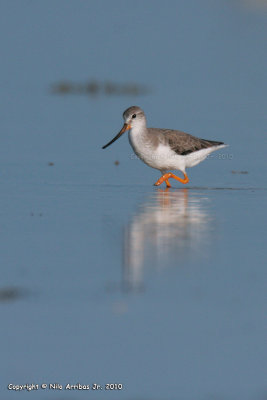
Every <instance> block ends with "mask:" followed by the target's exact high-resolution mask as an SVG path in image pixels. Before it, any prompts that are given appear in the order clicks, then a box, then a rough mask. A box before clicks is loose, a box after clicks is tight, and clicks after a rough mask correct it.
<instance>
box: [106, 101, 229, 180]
mask: <svg viewBox="0 0 267 400" xmlns="http://www.w3.org/2000/svg"><path fill="white" fill-rule="evenodd" d="M123 119H124V125H123V127H122V129H121V131H120V132H119V133H118V134H117V135H116V136H115V137H114V138H113V139H112V140H111V141H110V142H109V143H107V144H106V145H105V146H103V147H102V148H103V149H105V148H106V147H108V146H109V145H111V144H112V143H113V142H115V140H117V139H118V138H119V137H120V136H121V135H122V134H123V133H124V132H125V131H129V141H130V144H131V146H132V148H133V150H134V152H135V154H136V155H137V156H138V157H139V158H140V159H141V160H142V161H144V163H146V164H147V165H149V166H150V167H152V168H155V169H158V170H160V172H161V174H162V176H161V178H159V179H158V180H157V182H156V183H155V186H159V185H161V184H162V183H163V182H164V181H165V183H166V185H167V187H171V185H170V182H169V178H174V179H176V180H177V181H179V182H181V183H184V184H185V183H188V182H189V179H188V176H187V175H186V172H185V169H186V168H188V167H194V166H195V165H197V164H199V163H200V162H201V161H203V160H205V158H206V157H207V156H208V155H209V154H210V153H212V152H213V151H215V150H218V149H221V148H223V147H225V146H226V145H225V144H224V143H223V142H217V141H213V140H206V139H199V138H197V137H195V136H192V135H190V134H189V133H185V132H182V131H176V130H172V129H159V128H147V126H146V116H145V113H144V111H143V110H142V109H141V108H140V107H136V106H132V107H129V108H127V110H125V111H124V113H123ZM169 170H179V171H181V172H182V173H183V175H184V178H183V179H182V178H180V177H179V176H176V175H174V174H173V173H171V172H168V171H169Z"/></svg>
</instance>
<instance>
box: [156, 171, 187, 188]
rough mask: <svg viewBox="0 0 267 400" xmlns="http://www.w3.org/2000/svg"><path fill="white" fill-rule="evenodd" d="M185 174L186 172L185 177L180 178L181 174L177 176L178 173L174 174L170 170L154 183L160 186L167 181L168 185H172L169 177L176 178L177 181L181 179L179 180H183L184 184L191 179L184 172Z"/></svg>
mask: <svg viewBox="0 0 267 400" xmlns="http://www.w3.org/2000/svg"><path fill="white" fill-rule="evenodd" d="M183 174H184V179H182V178H179V176H176V175H174V174H172V173H171V172H168V173H167V174H164V175H162V177H161V178H159V179H158V180H157V182H156V183H154V185H155V186H159V185H161V184H162V183H163V182H164V181H165V183H166V186H167V187H171V185H170V182H169V178H173V179H176V180H177V181H179V182H181V183H183V184H186V183H188V182H189V179H188V176H187V175H186V174H185V173H183Z"/></svg>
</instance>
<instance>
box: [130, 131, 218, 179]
mask: <svg viewBox="0 0 267 400" xmlns="http://www.w3.org/2000/svg"><path fill="white" fill-rule="evenodd" d="M129 141H130V144H131V146H132V148H133V150H134V152H135V154H136V155H137V156H138V157H139V158H140V159H141V160H142V161H144V162H145V163H146V164H147V165H149V166H150V167H152V168H156V169H158V170H160V171H165V170H166V171H168V170H180V171H182V172H185V169H186V168H189V167H194V166H195V165H197V164H199V163H200V162H201V161H203V160H205V158H206V157H207V156H208V155H209V154H210V153H212V152H213V151H215V150H218V149H219V148H222V147H225V146H224V145H220V146H214V147H209V148H208V149H203V150H198V151H195V152H193V153H190V154H187V155H184V156H181V155H179V154H176V153H175V152H174V151H173V150H172V149H171V148H170V147H169V146H167V145H164V144H159V145H158V146H155V144H154V143H152V142H150V141H149V139H148V138H147V136H145V135H143V134H142V133H141V132H140V131H133V130H131V131H130V132H129Z"/></svg>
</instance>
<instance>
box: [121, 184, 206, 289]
mask: <svg viewBox="0 0 267 400" xmlns="http://www.w3.org/2000/svg"><path fill="white" fill-rule="evenodd" d="M208 210H209V207H208V199H207V197H204V196H201V194H199V193H195V194H194V193H192V192H188V190H187V189H183V190H177V191H169V190H168V189H166V190H165V191H163V190H158V191H157V192H156V193H154V195H153V196H152V197H150V198H149V199H148V200H146V201H145V202H144V203H143V204H142V205H141V206H140V207H139V210H138V212H137V213H136V214H135V215H134V216H133V218H132V220H131V221H130V223H129V224H128V225H127V226H126V227H125V230H124V249H123V251H124V262H123V289H124V290H133V291H135V290H141V289H142V288H143V286H144V283H143V281H144V278H143V276H144V270H145V269H146V267H149V266H152V267H153V270H155V269H158V268H163V267H165V266H168V265H170V264H171V265H173V264H175V265H184V264H185V263H186V262H187V261H188V260H190V259H192V258H194V257H201V255H202V254H204V253H205V252H206V251H207V246H209V243H210V239H211V221H212V217H211V216H210V215H209V211H208Z"/></svg>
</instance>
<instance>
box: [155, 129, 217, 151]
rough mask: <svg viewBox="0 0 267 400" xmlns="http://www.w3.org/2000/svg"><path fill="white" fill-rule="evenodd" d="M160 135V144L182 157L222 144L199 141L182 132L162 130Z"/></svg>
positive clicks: (211, 141)
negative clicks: (165, 145)
mask: <svg viewBox="0 0 267 400" xmlns="http://www.w3.org/2000/svg"><path fill="white" fill-rule="evenodd" d="M161 133H162V135H161V142H162V143H165V144H168V145H169V146H170V147H171V149H172V150H173V151H175V153H177V154H179V155H182V156H185V155H187V154H190V153H193V152H194V151H198V150H202V149H207V148H209V147H213V146H219V145H222V144H223V142H216V141H213V140H206V139H199V138H197V137H195V136H192V135H190V134H189V133H186V132H183V131H176V130H171V129H163V130H161Z"/></svg>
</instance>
